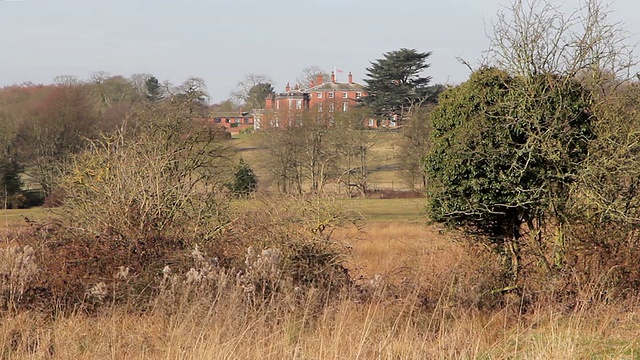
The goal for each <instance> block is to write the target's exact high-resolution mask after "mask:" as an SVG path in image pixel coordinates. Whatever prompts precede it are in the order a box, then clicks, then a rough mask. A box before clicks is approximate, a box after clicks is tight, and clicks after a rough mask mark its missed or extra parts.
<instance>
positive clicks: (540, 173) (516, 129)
mask: <svg viewBox="0 0 640 360" xmlns="http://www.w3.org/2000/svg"><path fill="white" fill-rule="evenodd" d="M591 118H592V117H591V115H590V113H589V97H588V95H587V92H586V91H584V90H583V88H582V86H580V85H579V84H578V83H576V82H575V81H573V80H571V79H566V78H563V77H560V76H555V75H553V74H548V75H544V74H543V75H539V76H536V77H533V78H526V79H525V78H518V77H512V76H510V75H509V74H508V73H506V72H504V71H501V70H497V69H492V68H484V69H481V70H479V71H477V72H475V73H474V74H473V75H472V76H471V77H470V79H469V80H468V81H467V82H465V83H463V84H462V85H460V86H458V87H455V88H452V89H449V90H447V91H445V92H444V93H443V94H442V95H441V97H440V104H439V106H438V107H437V108H436V109H435V110H434V112H433V114H432V116H431V120H432V126H433V131H432V142H433V146H432V149H431V152H430V153H429V155H428V156H427V157H426V161H425V165H426V172H427V175H428V184H427V191H428V198H429V203H428V209H429V213H430V216H431V218H432V219H433V220H435V221H440V222H445V223H448V224H450V225H454V226H459V227H462V228H464V229H465V230H468V231H470V232H472V233H475V234H480V235H483V236H484V238H485V239H488V240H489V242H490V243H491V244H492V245H493V246H495V247H496V249H497V250H498V251H499V252H500V253H503V254H505V258H506V259H507V267H508V269H509V271H508V272H509V274H510V275H511V278H512V281H513V282H515V281H516V280H517V275H518V273H519V270H520V266H521V265H520V251H521V246H522V239H521V237H522V225H523V224H527V225H528V228H529V229H535V228H539V227H540V224H541V223H542V222H544V221H545V219H549V218H553V219H554V220H559V221H562V217H563V215H564V211H565V203H566V201H567V196H568V185H569V184H570V183H571V182H572V181H573V180H574V176H575V174H576V172H577V170H578V169H579V167H580V164H581V162H582V161H583V160H584V158H585V156H586V154H587V142H588V140H589V139H590V138H591V136H592V135H591Z"/></svg>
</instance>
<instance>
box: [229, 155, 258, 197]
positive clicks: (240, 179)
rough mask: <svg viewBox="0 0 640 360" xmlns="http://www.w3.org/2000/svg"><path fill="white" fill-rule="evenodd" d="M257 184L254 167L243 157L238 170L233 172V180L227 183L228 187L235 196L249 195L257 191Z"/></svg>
mask: <svg viewBox="0 0 640 360" xmlns="http://www.w3.org/2000/svg"><path fill="white" fill-rule="evenodd" d="M257 186H258V179H257V177H256V175H255V174H254V172H253V169H251V167H250V166H249V164H247V163H246V162H245V161H244V159H242V158H241V159H240V163H239V164H238V167H237V168H236V171H235V172H234V173H233V181H232V182H231V183H230V184H227V187H228V188H229V190H231V193H232V194H234V195H235V196H237V197H247V196H249V194H251V193H252V192H254V191H256V188H257Z"/></svg>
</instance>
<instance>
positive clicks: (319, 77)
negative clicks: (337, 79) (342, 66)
mask: <svg viewBox="0 0 640 360" xmlns="http://www.w3.org/2000/svg"><path fill="white" fill-rule="evenodd" d="M316 84H317V85H322V84H324V79H323V78H322V74H318V75H316Z"/></svg>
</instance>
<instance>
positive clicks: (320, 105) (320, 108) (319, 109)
mask: <svg viewBox="0 0 640 360" xmlns="http://www.w3.org/2000/svg"><path fill="white" fill-rule="evenodd" d="M318 112H322V103H320V104H318Z"/></svg>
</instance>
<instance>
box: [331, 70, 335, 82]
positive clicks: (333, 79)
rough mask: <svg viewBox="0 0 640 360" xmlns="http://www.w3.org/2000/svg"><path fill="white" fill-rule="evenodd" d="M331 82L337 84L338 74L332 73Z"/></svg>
mask: <svg viewBox="0 0 640 360" xmlns="http://www.w3.org/2000/svg"><path fill="white" fill-rule="evenodd" d="M331 82H332V83H334V84H335V83H336V73H334V72H333V71H332V72H331Z"/></svg>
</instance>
